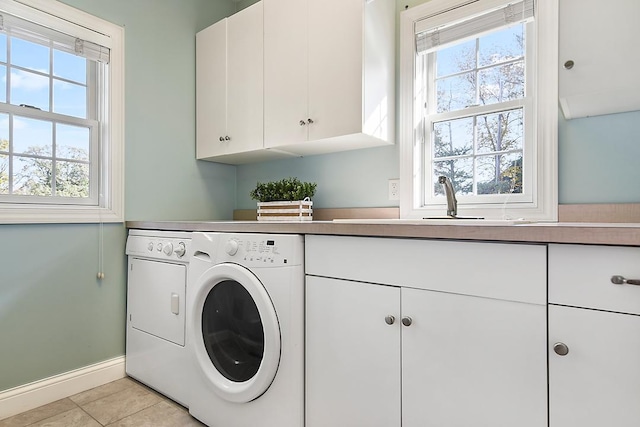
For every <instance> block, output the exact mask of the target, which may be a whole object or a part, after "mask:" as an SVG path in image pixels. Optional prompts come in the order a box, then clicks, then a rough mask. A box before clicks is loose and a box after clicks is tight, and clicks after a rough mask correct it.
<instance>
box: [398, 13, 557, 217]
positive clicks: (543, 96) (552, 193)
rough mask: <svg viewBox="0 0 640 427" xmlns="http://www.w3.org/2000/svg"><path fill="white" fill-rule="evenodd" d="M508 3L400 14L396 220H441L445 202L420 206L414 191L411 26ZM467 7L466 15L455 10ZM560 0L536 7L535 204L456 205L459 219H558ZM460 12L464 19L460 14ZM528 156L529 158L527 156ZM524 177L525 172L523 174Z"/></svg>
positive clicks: (412, 30) (412, 50)
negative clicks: (437, 16)
mask: <svg viewBox="0 0 640 427" xmlns="http://www.w3.org/2000/svg"><path fill="white" fill-rule="evenodd" d="M507 3H509V1H508V0H475V1H474V0H431V1H428V2H426V3H424V4H421V5H419V6H416V7H413V8H411V9H408V10H406V11H404V12H402V13H401V16H400V116H399V117H400V182H401V186H400V217H401V218H412V219H420V218H425V217H434V216H444V215H445V214H446V199H445V198H444V197H443V198H442V199H443V200H442V205H438V206H435V207H429V208H425V207H422V208H421V207H419V205H420V202H421V201H420V200H418V199H421V198H420V197H417V192H416V191H415V185H416V184H415V180H416V178H417V177H416V176H415V170H416V169H417V166H416V165H419V164H420V163H421V162H422V160H421V159H418V158H414V151H415V150H414V148H413V144H414V140H415V137H414V131H413V126H414V108H413V107H414V102H413V81H414V70H415V65H414V58H415V43H414V38H415V25H416V23H417V22H419V21H420V20H422V19H424V18H426V17H429V16H432V15H435V14H438V13H440V12H442V11H445V10H454V13H458V14H460V16H461V17H463V16H466V15H468V13H467V11H468V10H469V9H468V8H472V10H475V11H477V12H478V13H480V12H481V11H483V10H487V9H491V8H494V7H500V6H503V5H505V4H507ZM463 5H468V6H467V9H466V11H461V10H457V11H455V9H456V8H458V7H460V6H463ZM558 9H559V5H558V0H541V1H538V2H537V3H536V18H535V21H534V22H535V25H536V26H537V28H536V34H537V43H536V64H537V70H535V76H536V77H535V78H536V80H537V84H536V93H535V94H534V97H535V99H536V109H535V115H536V126H535V129H534V133H535V139H536V141H537V144H535V145H536V148H535V152H534V153H533V156H532V160H533V165H534V166H533V167H534V168H535V171H536V173H537V176H536V182H535V183H534V191H533V194H532V196H533V201H532V202H531V203H517V204H516V203H514V204H464V205H461V204H459V205H458V215H460V216H481V217H485V218H490V219H513V218H526V219H528V220H535V221H557V220H558V154H557V153H558V148H557V147H558V72H557V70H558ZM463 13H464V15H463ZM529 155H530V156H531V154H529ZM525 173H526V172H525Z"/></svg>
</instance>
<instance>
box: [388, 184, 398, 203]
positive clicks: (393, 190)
mask: <svg viewBox="0 0 640 427" xmlns="http://www.w3.org/2000/svg"><path fill="white" fill-rule="evenodd" d="M389 200H400V180H399V179H390V180H389Z"/></svg>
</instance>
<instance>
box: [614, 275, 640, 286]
mask: <svg viewBox="0 0 640 427" xmlns="http://www.w3.org/2000/svg"><path fill="white" fill-rule="evenodd" d="M611 283H613V284H614V285H636V286H640V280H634V279H625V278H624V277H623V276H611Z"/></svg>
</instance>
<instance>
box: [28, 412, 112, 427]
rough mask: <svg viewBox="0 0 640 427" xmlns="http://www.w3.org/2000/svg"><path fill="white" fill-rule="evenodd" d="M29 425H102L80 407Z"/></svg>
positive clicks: (91, 426) (97, 426)
mask: <svg viewBox="0 0 640 427" xmlns="http://www.w3.org/2000/svg"><path fill="white" fill-rule="evenodd" d="M30 427H102V426H101V425H100V423H98V422H97V421H96V420H94V419H93V418H91V417H90V416H89V415H88V414H87V413H86V412H84V411H83V410H82V409H80V408H76V409H72V410H70V411H67V412H64V413H62V414H59V415H56V416H55V417H51V418H47V419H46V420H43V421H40V422H39V423H36V424H32V425H31V426H30Z"/></svg>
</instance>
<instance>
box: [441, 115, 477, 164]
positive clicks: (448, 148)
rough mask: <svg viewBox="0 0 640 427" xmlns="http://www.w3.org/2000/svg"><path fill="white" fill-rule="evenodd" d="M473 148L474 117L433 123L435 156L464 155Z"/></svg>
mask: <svg viewBox="0 0 640 427" xmlns="http://www.w3.org/2000/svg"><path fill="white" fill-rule="evenodd" d="M472 150H473V117H466V118H464V119H456V120H448V121H446V122H437V123H434V124H433V156H434V157H435V158H440V157H451V156H462V155H465V154H470V153H471V151H472Z"/></svg>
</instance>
